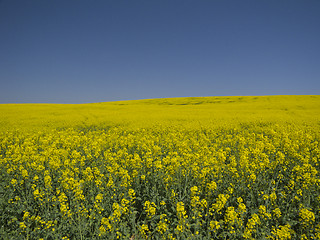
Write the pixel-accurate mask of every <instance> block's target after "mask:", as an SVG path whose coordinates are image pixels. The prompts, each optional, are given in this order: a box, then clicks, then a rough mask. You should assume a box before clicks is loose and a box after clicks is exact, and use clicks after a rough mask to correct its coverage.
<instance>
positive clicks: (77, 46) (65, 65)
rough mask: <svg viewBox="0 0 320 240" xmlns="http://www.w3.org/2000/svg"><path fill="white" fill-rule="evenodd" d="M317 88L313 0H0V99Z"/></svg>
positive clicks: (318, 7)
mask: <svg viewBox="0 0 320 240" xmlns="http://www.w3.org/2000/svg"><path fill="white" fill-rule="evenodd" d="M287 94H290V95H291V94H299V95H311V94H312V95H313V94H316V95H318V94H320V1H319V0H241V1H240V0H233V1H231V0H145V1H142V0H134V1H133V0H86V1H84V0H20V1H18V0H0V103H87V102H105V101H117V100H131V99H145V98H163V97H195V96H244V95H287Z"/></svg>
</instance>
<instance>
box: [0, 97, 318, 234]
mask: <svg viewBox="0 0 320 240" xmlns="http://www.w3.org/2000/svg"><path fill="white" fill-rule="evenodd" d="M0 113H1V116H0V133H1V134H0V236H1V237H2V238H3V239H37V240H41V239H70V240H71V239H130V240H133V239H134V240H136V239H280V240H285V239H320V173H319V172H320V146H319V145H320V144H319V143H320V131H319V130H320V96H264V97H202V98H172V99H152V100H139V101H121V102H109V103H92V104H78V105H71V104H1V105H0Z"/></svg>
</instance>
